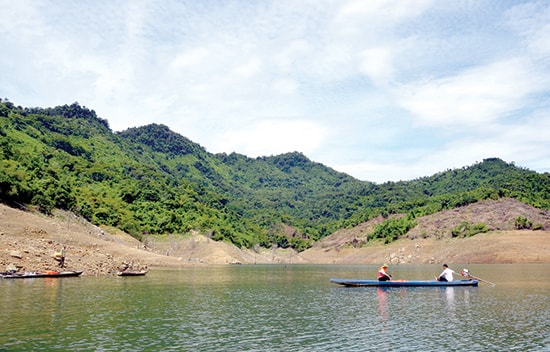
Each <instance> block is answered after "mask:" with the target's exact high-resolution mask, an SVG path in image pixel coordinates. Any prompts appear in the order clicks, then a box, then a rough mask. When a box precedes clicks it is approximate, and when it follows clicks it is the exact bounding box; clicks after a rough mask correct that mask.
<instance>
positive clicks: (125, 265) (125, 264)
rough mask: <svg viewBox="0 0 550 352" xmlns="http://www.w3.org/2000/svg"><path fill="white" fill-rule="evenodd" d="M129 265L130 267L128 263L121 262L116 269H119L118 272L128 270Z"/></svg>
mask: <svg viewBox="0 0 550 352" xmlns="http://www.w3.org/2000/svg"><path fill="white" fill-rule="evenodd" d="M129 267H130V265H129V264H128V263H122V267H121V268H119V269H118V270H119V271H120V272H123V271H126V270H128V268H129Z"/></svg>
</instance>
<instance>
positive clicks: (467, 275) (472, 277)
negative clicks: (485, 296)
mask: <svg viewBox="0 0 550 352" xmlns="http://www.w3.org/2000/svg"><path fill="white" fill-rule="evenodd" d="M460 274H461V275H462V276H464V277H467V278H469V279H474V280H478V281H483V282H486V283H488V284H490V285H492V286H496V284H494V283H492V282H491V281H487V280H483V279H480V278H479V277H475V276H472V275H470V271H469V270H468V269H462V273H460Z"/></svg>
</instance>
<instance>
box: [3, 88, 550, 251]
mask: <svg viewBox="0 0 550 352" xmlns="http://www.w3.org/2000/svg"><path fill="white" fill-rule="evenodd" d="M501 197H512V198H516V199H518V200H520V201H522V202H525V203H527V204H530V205H533V206H535V207H538V208H541V209H550V174H548V173H544V174H539V173H537V172H534V171H531V170H527V169H525V168H521V167H517V166H515V165H514V164H513V163H507V162H505V161H503V160H500V159H498V158H491V159H485V160H483V161H482V162H479V163H476V164H473V165H471V166H468V167H464V168H461V169H453V170H446V171H443V172H440V173H438V174H435V175H432V176H427V177H423V178H419V179H416V180H411V181H402V182H387V183H383V184H375V183H372V182H366V181H360V180H357V179H355V178H353V177H351V176H349V175H346V174H344V173H340V172H337V171H335V170H333V169H331V168H329V167H326V166H324V165H322V164H320V163H316V162H313V161H311V160H309V159H308V158H307V157H306V156H305V155H303V154H302V153H299V152H293V153H287V154H282V155H276V156H266V157H258V158H249V157H247V156H244V155H240V154H236V153H231V154H225V153H221V154H212V153H209V152H207V151H206V150H205V149H204V148H203V147H201V146H200V145H198V144H196V143H194V142H192V141H191V140H189V139H187V138H185V137H183V136H181V135H179V134H177V133H174V132H172V131H171V130H170V129H169V128H168V127H167V126H164V125H158V124H151V125H147V126H143V127H138V128H130V129H127V130H125V131H122V132H117V133H114V132H113V131H112V130H111V129H110V127H109V124H108V122H107V121H106V120H104V119H101V118H99V117H98V116H97V115H96V113H95V112H94V111H93V110H90V109H88V108H86V107H85V106H81V105H79V104H78V103H73V104H71V105H63V106H57V107H54V108H24V107H21V106H15V105H14V104H13V103H11V102H10V101H9V100H7V99H3V100H2V99H0V202H2V203H6V204H8V205H10V206H14V207H20V208H28V207H34V208H36V209H38V210H40V211H41V212H43V213H46V214H49V213H51V212H52V210H53V209H55V208H59V209H65V210H70V211H72V212H74V213H75V214H77V215H79V216H82V217H83V218H85V219H87V220H89V221H91V222H93V223H94V224H96V225H109V226H113V227H117V228H120V229H122V230H124V231H126V232H128V233H130V234H131V235H133V236H134V237H136V238H138V239H139V238H141V237H142V236H143V235H145V234H147V235H156V234H167V233H171V234H186V233H189V232H190V231H198V232H200V233H203V234H205V235H207V236H209V237H210V238H212V239H214V240H225V241H229V242H232V243H233V244H235V245H237V246H239V247H242V246H244V247H252V246H256V245H259V246H264V247H272V246H279V247H285V248H286V247H293V248H295V249H297V250H303V249H306V248H308V247H309V246H311V244H312V243H313V242H314V241H316V240H319V239H320V238H323V237H325V236H327V235H329V234H331V233H333V232H334V231H336V230H337V229H340V228H344V227H351V226H355V225H357V224H360V223H362V222H364V221H367V220H369V219H371V218H373V217H376V216H379V215H383V216H384V217H386V218H387V220H386V221H384V222H383V223H382V224H381V225H379V226H378V227H377V228H376V229H375V231H374V232H373V233H372V234H370V235H369V238H371V239H383V240H385V241H386V242H389V241H392V240H394V239H397V238H399V236H401V235H402V234H404V233H406V231H408V229H410V228H412V227H414V226H415V219H416V218H417V217H419V216H423V215H427V214H432V213H436V212H438V211H441V210H444V209H452V208H455V207H460V206H464V205H467V204H471V203H474V202H477V201H480V200H483V199H497V198H501ZM391 214H403V215H404V216H401V217H391V216H390V215H391Z"/></svg>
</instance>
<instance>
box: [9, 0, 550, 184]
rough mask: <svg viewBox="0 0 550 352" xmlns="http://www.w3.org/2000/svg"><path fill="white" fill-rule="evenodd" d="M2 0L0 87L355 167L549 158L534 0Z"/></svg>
mask: <svg viewBox="0 0 550 352" xmlns="http://www.w3.org/2000/svg"><path fill="white" fill-rule="evenodd" d="M59 4H60V3H59V2H58V1H56V0H20V1H11V2H5V4H3V7H2V11H0V47H2V49H3V52H4V53H9V55H0V64H1V65H2V67H3V70H1V71H0V95H1V96H2V97H6V98H9V99H10V100H12V101H13V102H14V103H16V104H18V105H23V106H44V107H47V106H55V105H61V104H70V103H72V102H74V101H78V102H80V103H81V104H83V105H86V106H87V107H89V108H91V109H94V110H95V111H96V112H97V113H98V115H99V116H100V117H102V118H105V119H107V120H108V121H109V124H110V126H111V127H112V128H113V129H114V130H122V129H125V128H128V127H133V126H141V125H145V124H148V123H153V122H154V123H163V124H166V125H167V126H169V127H170V128H171V129H172V130H174V131H176V132H178V133H181V134H182V135H184V136H186V137H188V138H190V139H192V140H193V141H195V142H197V143H199V144H201V145H203V146H204V147H205V148H206V149H207V150H209V151H213V152H226V153H231V152H233V151H236V152H239V153H243V154H246V155H250V156H258V155H272V154H278V153H285V152H289V151H295V150H296V151H300V152H303V153H305V154H306V155H308V157H310V158H311V159H312V160H314V161H319V162H322V163H324V164H326V165H328V166H330V167H333V168H335V169H337V170H339V171H345V172H349V173H351V174H352V175H354V176H356V177H358V178H360V179H364V180H376V181H379V182H384V181H386V180H399V179H410V178H414V177H420V176H424V175H429V174H431V173H433V172H437V171H441V170H444V169H447V168H450V167H455V166H457V167H460V166H464V165H468V164H472V163H473V162H475V161H480V160H481V159H483V158H484V157H492V156H496V157H501V158H503V159H505V160H514V161H516V163H517V164H518V165H524V164H523V163H522V162H524V163H525V165H527V166H530V167H533V168H536V169H537V170H543V169H545V168H546V169H548V166H547V165H548V160H549V159H550V152H548V151H549V150H550V144H549V143H550V141H549V140H548V138H546V136H547V135H549V133H550V131H549V129H548V122H547V121H549V120H550V117H549V110H550V107H549V106H548V101H549V99H548V97H549V94H550V91H549V88H548V87H550V61H549V60H548V57H549V55H548V54H549V53H550V39H548V38H550V24H549V23H550V6H549V4H548V3H547V2H545V1H519V2H513V3H507V2H499V1H494V2H489V3H486V2H475V3H471V2H468V1H463V0H458V1H453V2H445V3H442V2H437V1H431V0H425V1H424V0H417V1H412V0H411V1H408V0H389V1H388V0H383V1H382V0H372V1H371V0H369V1H354V0H352V1H346V0H343V1H335V2H331V1H327V2H323V1H321V2H318V1H305V2H300V1H298V2H297V1H285V0H281V1H271V0H268V1H262V2H248V1H244V2H243V1H235V0H229V1H225V2H215V3H205V2H200V1H199V2H197V1H189V0H177V1H171V0H165V1H160V2H152V1H139V2H138V1H132V0H122V1H117V2H112V1H108V0H97V1H95V2H94V3H93V5H92V4H90V3H88V2H67V3H65V2H64V3H63V6H59Z"/></svg>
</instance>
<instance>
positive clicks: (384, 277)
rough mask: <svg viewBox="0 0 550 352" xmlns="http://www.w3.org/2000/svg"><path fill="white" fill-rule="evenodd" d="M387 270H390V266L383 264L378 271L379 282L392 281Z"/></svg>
mask: <svg viewBox="0 0 550 352" xmlns="http://www.w3.org/2000/svg"><path fill="white" fill-rule="evenodd" d="M386 269H388V265H387V264H383V265H382V266H381V267H380V268H379V269H378V281H390V280H391V278H392V276H391V275H390V274H388V272H387V271H386Z"/></svg>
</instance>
